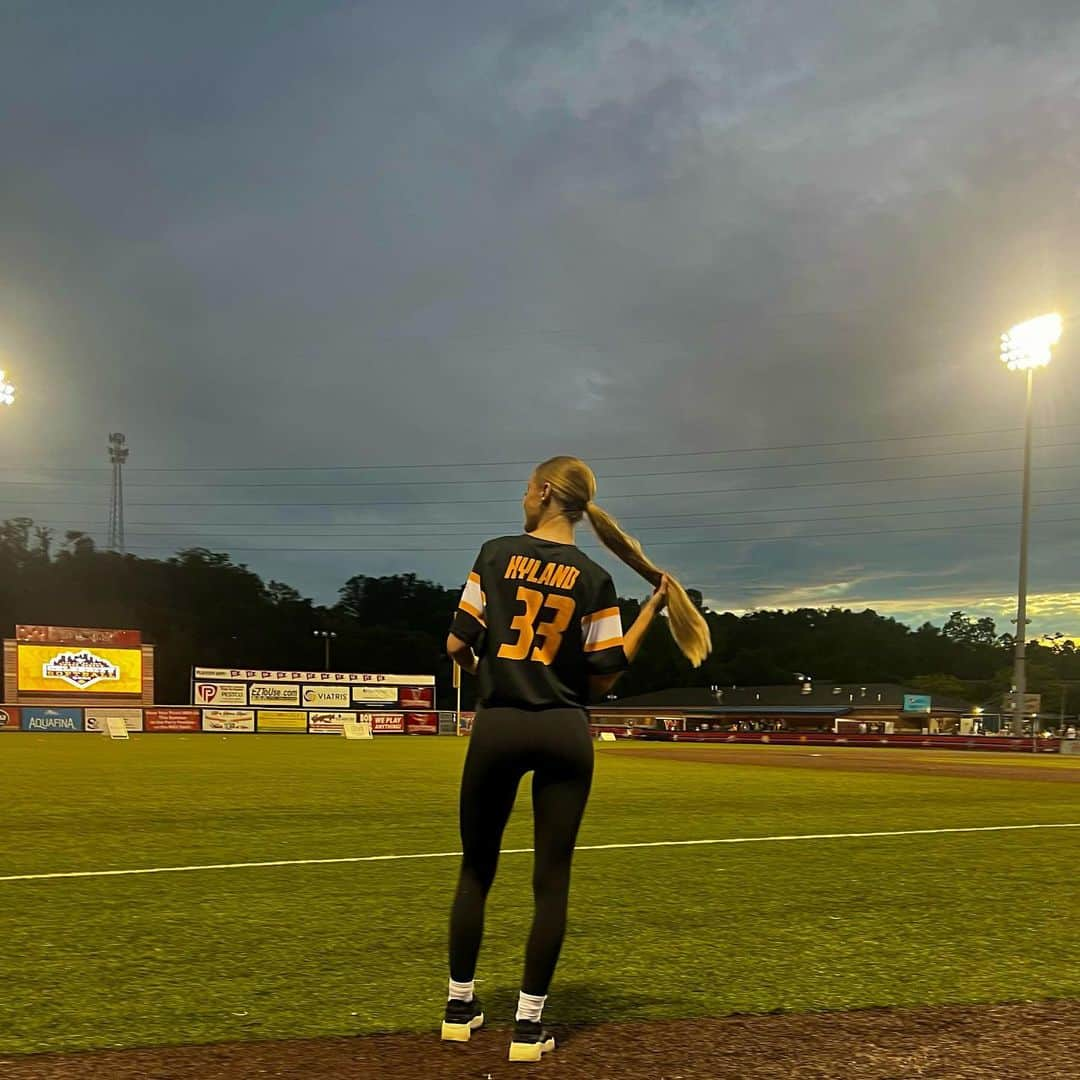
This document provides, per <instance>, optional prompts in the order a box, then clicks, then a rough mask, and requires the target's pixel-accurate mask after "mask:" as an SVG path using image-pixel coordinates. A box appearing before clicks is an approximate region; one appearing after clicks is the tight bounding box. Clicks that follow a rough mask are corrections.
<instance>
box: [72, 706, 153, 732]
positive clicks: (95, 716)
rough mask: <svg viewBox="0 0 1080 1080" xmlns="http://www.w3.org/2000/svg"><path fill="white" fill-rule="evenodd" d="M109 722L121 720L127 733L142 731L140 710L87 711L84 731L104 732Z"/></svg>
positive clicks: (96, 709)
mask: <svg viewBox="0 0 1080 1080" xmlns="http://www.w3.org/2000/svg"><path fill="white" fill-rule="evenodd" d="M110 720H123V721H124V726H125V727H126V728H127V729H128V731H142V729H143V711H142V709H101V708H95V709H87V710H86V730H87V731H106V730H108V722H109V721H110Z"/></svg>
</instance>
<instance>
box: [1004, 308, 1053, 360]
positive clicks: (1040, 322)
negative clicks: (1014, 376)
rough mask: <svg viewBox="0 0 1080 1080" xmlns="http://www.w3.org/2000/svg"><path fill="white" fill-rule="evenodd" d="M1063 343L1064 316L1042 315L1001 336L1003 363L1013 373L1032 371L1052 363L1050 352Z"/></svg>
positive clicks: (1018, 325)
mask: <svg viewBox="0 0 1080 1080" xmlns="http://www.w3.org/2000/svg"><path fill="white" fill-rule="evenodd" d="M1060 340H1061V316H1060V315H1055V314H1050V315H1040V316H1039V317H1038V318H1037V319H1028V321H1027V322H1022V323H1017V324H1016V325H1015V326H1014V327H1013V328H1012V329H1011V330H1009V331H1008V332H1006V333H1004V334H1002V335H1001V360H1002V363H1004V365H1005V366H1006V367H1007V368H1008V369H1009V370H1010V371H1031V370H1032V369H1033V368H1040V367H1046V365H1047V364H1049V363H1050V350H1051V348H1052V347H1053V346H1055V345H1056V344H1057V343H1058V342H1059V341H1060Z"/></svg>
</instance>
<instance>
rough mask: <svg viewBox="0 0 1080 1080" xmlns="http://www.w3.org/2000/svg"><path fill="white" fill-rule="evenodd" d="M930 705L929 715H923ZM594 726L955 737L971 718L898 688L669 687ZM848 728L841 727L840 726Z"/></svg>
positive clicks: (626, 701) (955, 705)
mask: <svg viewBox="0 0 1080 1080" xmlns="http://www.w3.org/2000/svg"><path fill="white" fill-rule="evenodd" d="M927 705H929V709H928V708H927ZM590 714H591V720H592V723H593V724H598V725H619V724H629V725H633V726H635V727H646V728H657V729H661V730H662V729H664V728H665V727H666V728H676V729H677V730H685V731H729V730H731V729H732V728H733V727H735V728H739V727H740V726H741V727H742V728H743V729H744V730H762V731H768V730H779V731H833V730H835V728H836V722H837V720H844V721H851V722H854V723H855V724H864V723H865V724H866V725H867V731H869V732H873V731H875V730H881V727H880V725H882V724H883V723H889V724H891V730H893V731H895V732H897V733H901V732H912V733H916V734H917V733H920V732H922V731H923V730H926V731H928V732H930V733H937V732H941V733H952V732H955V733H957V734H959V733H960V732H961V728H962V726H966V724H965V725H962V724H961V720H962V718H970V717H971V715H972V707H971V705H970V704H969V703H968V702H966V701H960V700H958V699H956V698H947V697H940V696H938V695H936V694H926V693H924V692H923V691H920V690H915V689H912V688H910V687H905V686H901V685H899V684H898V683H842V684H840V683H829V682H814V683H809V682H806V683H801V684H800V683H794V684H792V685H787V686H733V687H728V686H721V687H712V688H710V687H704V686H695V687H676V688H673V689H670V690H660V691H657V692H656V693H653V694H640V695H638V696H636V697H628V698H621V699H618V700H615V701H610V702H605V703H603V704H597V705H594V706H593V707H592V709H591V710H590ZM844 726H847V725H844Z"/></svg>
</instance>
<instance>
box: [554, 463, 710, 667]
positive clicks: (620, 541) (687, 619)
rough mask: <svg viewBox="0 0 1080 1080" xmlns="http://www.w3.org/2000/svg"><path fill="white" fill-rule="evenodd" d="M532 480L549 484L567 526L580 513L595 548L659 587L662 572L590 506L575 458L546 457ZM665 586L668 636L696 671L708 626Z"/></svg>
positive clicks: (589, 488)
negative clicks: (599, 545) (592, 535)
mask: <svg viewBox="0 0 1080 1080" xmlns="http://www.w3.org/2000/svg"><path fill="white" fill-rule="evenodd" d="M533 479H534V480H535V481H536V482H537V483H539V484H547V485H549V487H550V488H551V490H552V492H553V493H554V495H555V497H556V498H557V499H558V501H559V503H560V505H561V507H562V512H563V513H564V514H565V516H566V518H567V520H568V521H570V522H578V521H580V520H581V517H582V515H583V514H585V515H586V516H587V517H588V519H589V524H590V525H592V527H593V530H594V531H595V532H596V535H597V536H598V537H599V538H600V543H602V544H603V545H604V547H606V548H607V549H608V551H610V552H611V553H612V554H613V555H617V556H618V557H619V558H620V559H622V561H623V562H624V563H626V565H627V566H629V567H630V568H631V569H632V570H636V571H637V572H638V573H639V574H640V575H641V576H642V577H643V578H644V579H645V580H646V581H648V582H649V583H650V584H652V585H654V586H656V585H659V584H660V580H661V578H662V577H663V575H664V571H663V570H661V569H660V568H659V567H658V566H657V565H656V564H655V563H654V562H653V561H652V560H651V559H650V558H649V557H648V555H646V554H645V552H644V551H642V549H641V545H640V544H639V543H638V542H637V541H636V540H635V539H634V538H633V537H632V536H630V535H628V534H627V533H625V532H623V530H622V528H621V526H620V525H619V523H618V522H617V521H616V520H615V519H614V518H613V517H612V516H611V515H610V514H609V513H608V512H607V511H606V510H601V509H600V507H599V506H597V505H596V503H594V502H593V498H594V497H595V496H596V477H595V476H594V475H593V471H592V469H590V468H589V466H588V465H586V464H585V462H584V461H582V460H581V458H576V457H566V456H561V457H553V458H549V459H548V460H547V461H544V462H541V463H540V464H539V465H537V466H536V469H535V470H534V471H533ZM668 581H669V583H670V588H669V590H668V602H667V606H668V623H669V625H670V626H671V635H672V637H674V638H675V643H676V644H677V645H678V646H679V648H680V649H681V650H682V653H683V655H684V656H685V657H686V659H687V660H689V661H690V663H691V664H693V666H694V667H699V666H700V665H701V662H702V660H704V659H705V657H706V656H708V655H709V653H710V652H711V651H712V637H711V635H710V634H709V624H708V623H707V622H706V621H705V617H704V616H703V615H702V614H701V612H700V611H698V609H697V608H696V607H694V602H693V601H692V600H691V599H690V597H689V596H687V595H686V590H685V589H684V588H683V587H682V585H680V584H679V583H678V582H677V581H676V580H675V579H674V578H673V577H671V576H670V575H668Z"/></svg>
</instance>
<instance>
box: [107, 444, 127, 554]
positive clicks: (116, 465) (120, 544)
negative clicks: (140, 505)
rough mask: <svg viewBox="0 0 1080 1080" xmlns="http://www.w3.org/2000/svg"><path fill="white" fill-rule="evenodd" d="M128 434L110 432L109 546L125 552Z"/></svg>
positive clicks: (114, 549) (122, 552)
mask: <svg viewBox="0 0 1080 1080" xmlns="http://www.w3.org/2000/svg"><path fill="white" fill-rule="evenodd" d="M128 453H129V451H128V448H127V436H126V435H121V434H120V432H119V431H115V432H110V433H109V463H110V464H111V465H112V467H113V475H112V497H111V498H110V499H109V547H110V548H111V549H112V550H113V551H119V552H120V553H121V554H124V473H123V469H124V463H125V462H126V461H127V459H128Z"/></svg>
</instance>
